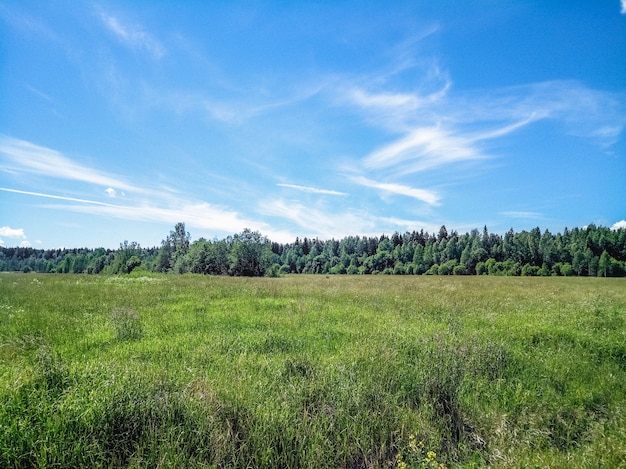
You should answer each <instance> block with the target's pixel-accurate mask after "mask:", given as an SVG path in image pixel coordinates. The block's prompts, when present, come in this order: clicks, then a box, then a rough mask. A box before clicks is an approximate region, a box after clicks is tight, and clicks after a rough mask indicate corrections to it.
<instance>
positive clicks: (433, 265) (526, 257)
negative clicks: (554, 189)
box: [0, 223, 626, 277]
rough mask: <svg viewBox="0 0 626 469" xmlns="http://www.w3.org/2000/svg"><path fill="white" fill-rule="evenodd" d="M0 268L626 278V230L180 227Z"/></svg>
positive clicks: (11, 255) (0, 258)
mask: <svg viewBox="0 0 626 469" xmlns="http://www.w3.org/2000/svg"><path fill="white" fill-rule="evenodd" d="M0 271H22V272H31V271H34V272H42V273H47V272H57V273H87V274H127V273H130V272H171V273H179V274H183V273H197V274H208V275H231V276H279V275H281V274H352V275H354V274H362V275H368V274H386V275H508V276H515V275H523V276H551V275H556V276H592V277H595V276H598V277H623V276H626V229H624V228H620V229H617V230H615V229H611V228H607V227H601V226H595V225H589V226H587V227H585V228H574V229H571V230H569V229H567V228H566V229H565V230H564V231H563V233H556V234H552V233H550V231H548V230H545V231H543V232H542V231H541V230H540V228H538V227H537V228H534V229H532V230H530V231H521V232H518V233H516V232H514V231H513V230H512V229H511V230H509V231H508V232H507V233H505V234H504V235H503V236H502V235H499V234H495V233H489V232H488V230H487V227H484V228H483V230H482V232H480V231H479V230H477V229H474V230H472V231H471V232H469V233H465V234H459V233H458V232H456V231H452V232H448V230H447V228H446V227H445V226H442V227H441V228H440V230H439V232H438V233H426V232H424V231H423V230H421V231H419V232H418V231H412V232H406V233H404V234H400V233H398V232H396V233H393V234H392V235H391V236H387V235H382V236H380V237H367V236H347V237H345V238H343V239H341V240H335V239H331V240H320V239H317V238H315V239H309V238H306V237H305V238H303V239H300V238H296V240H295V241H294V242H293V243H286V244H282V243H276V242H272V241H270V240H269V239H268V238H267V237H265V236H263V235H262V234H260V233H259V232H257V231H252V230H249V229H245V230H244V231H242V232H241V233H238V234H236V235H232V236H228V237H227V238H225V239H221V240H218V239H214V240H207V239H205V238H200V239H198V240H196V241H193V242H192V241H191V236H190V234H189V233H188V232H187V231H186V229H185V224H184V223H178V224H176V226H175V227H174V229H173V230H172V231H171V232H170V233H169V235H168V236H167V237H166V238H165V239H164V240H163V241H162V242H161V246H160V247H152V248H143V247H141V246H140V245H139V244H138V243H136V242H130V243H129V242H128V241H124V243H122V244H120V247H119V249H113V250H112V249H104V248H98V249H52V250H42V249H34V248H30V247H4V246H2V247H0Z"/></svg>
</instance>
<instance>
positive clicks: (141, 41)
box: [99, 10, 165, 59]
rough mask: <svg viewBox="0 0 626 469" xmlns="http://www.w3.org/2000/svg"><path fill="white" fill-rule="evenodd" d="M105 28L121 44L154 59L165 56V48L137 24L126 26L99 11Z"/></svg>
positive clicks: (113, 17) (117, 19)
mask: <svg viewBox="0 0 626 469" xmlns="http://www.w3.org/2000/svg"><path fill="white" fill-rule="evenodd" d="M99 16H100V19H101V20H102V23H103V24H104V26H106V28H107V29H108V30H109V31H110V32H111V33H113V35H114V36H115V37H116V38H117V39H118V40H119V41H120V42H122V43H123V44H125V45H127V46H128V47H130V48H132V49H138V50H142V49H143V50H146V51H147V52H148V53H149V54H150V55H152V57H154V58H155V59H160V58H161V57H163V56H164V55H165V47H163V45H162V44H161V43H160V42H159V41H158V40H157V39H156V38H155V37H154V36H153V35H152V34H150V33H148V32H146V31H145V30H144V29H143V28H142V27H141V26H139V25H137V24H128V23H125V22H123V21H122V20H120V19H119V18H117V17H115V16H112V15H110V14H108V13H105V12H104V11H102V10H100V11H99Z"/></svg>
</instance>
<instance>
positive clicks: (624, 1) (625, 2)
mask: <svg viewBox="0 0 626 469" xmlns="http://www.w3.org/2000/svg"><path fill="white" fill-rule="evenodd" d="M621 3H622V9H621V11H620V13H621V14H622V15H626V0H622V2H621Z"/></svg>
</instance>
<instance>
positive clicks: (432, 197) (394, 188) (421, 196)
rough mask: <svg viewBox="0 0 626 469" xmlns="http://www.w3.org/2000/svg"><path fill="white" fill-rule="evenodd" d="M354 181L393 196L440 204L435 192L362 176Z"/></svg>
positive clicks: (353, 179)
mask: <svg viewBox="0 0 626 469" xmlns="http://www.w3.org/2000/svg"><path fill="white" fill-rule="evenodd" d="M352 181H353V182H355V183H356V184H360V185H362V186H366V187H371V188H374V189H379V190H382V191H385V192H390V193H392V194H398V195H404V196H406V197H412V198H414V199H417V200H421V201H422V202H426V203H427V204H429V205H437V204H438V202H439V196H438V195H437V194H436V193H435V192H433V191H429V190H426V189H416V188H413V187H409V186H405V185H403V184H394V183H384V182H377V181H372V180H370V179H367V178H365V177H360V176H359V177H354V178H352Z"/></svg>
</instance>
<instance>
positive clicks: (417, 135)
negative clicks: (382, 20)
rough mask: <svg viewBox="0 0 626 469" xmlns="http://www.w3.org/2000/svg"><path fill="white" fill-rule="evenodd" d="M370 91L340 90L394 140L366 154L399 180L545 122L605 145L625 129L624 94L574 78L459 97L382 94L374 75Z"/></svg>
mask: <svg viewBox="0 0 626 469" xmlns="http://www.w3.org/2000/svg"><path fill="white" fill-rule="evenodd" d="M435 75H437V73H435ZM427 85H428V83H427V84H426V86H427ZM369 86H370V88H371V89H372V90H376V91H370V90H368V89H367V87H366V86H365V85H363V84H359V86H352V87H351V86H350V85H347V86H344V87H341V86H339V87H338V88H337V93H338V94H340V93H342V96H343V97H344V98H343V103H344V104H345V103H346V100H347V103H348V104H349V105H351V106H355V107H357V108H358V109H360V110H361V113H362V117H363V118H364V119H365V120H366V121H367V122H368V123H370V124H371V125H372V126H373V127H375V128H378V129H380V130H382V131H386V132H388V133H389V134H390V135H391V139H390V141H389V143H387V144H386V145H383V146H382V147H380V148H378V149H375V150H373V151H372V152H370V153H369V154H367V155H365V157H364V158H363V162H364V164H365V168H366V169H367V170H377V171H379V170H381V169H387V170H389V171H391V173H392V174H394V175H396V176H400V175H406V174H411V173H415V172H420V171H425V170H429V169H434V168H437V167H443V166H446V167H449V166H450V165H451V164H452V163H456V162H459V161H475V160H482V159H487V158H491V157H493V156H495V155H494V154H493V153H492V152H491V151H490V147H489V145H488V144H489V141H490V140H495V139H499V138H502V137H505V136H507V135H509V134H511V133H513V132H516V131H518V130H520V129H522V128H524V127H526V126H528V125H530V124H532V123H534V122H537V121H540V120H546V119H550V120H553V121H556V122H558V123H559V124H561V125H562V127H563V129H564V130H565V132H566V133H568V134H570V135H575V136H579V137H582V138H586V139H590V140H592V141H595V142H596V143H598V144H599V145H601V146H608V145H611V144H613V143H614V142H615V141H616V140H617V139H618V138H619V136H620V135H621V133H622V131H623V129H624V126H625V125H626V117H625V116H624V113H623V109H622V105H621V104H620V99H618V97H617V96H615V95H613V94H611V93H607V92H602V91H597V90H592V89H590V88H587V87H585V86H584V85H583V84H581V83H579V82H576V81H573V80H570V81H567V80H561V81H550V82H542V83H534V84H530V85H523V86H515V87H507V88H501V89H496V90H488V91H487V90H476V91H474V92H464V93H452V92H451V86H450V81H449V80H445V81H444V82H443V85H440V87H439V89H438V90H436V91H434V92H431V93H430V94H423V93H420V92H419V91H415V92H409V93H407V92H400V91H396V90H393V87H390V86H388V87H387V89H384V87H383V88H382V89H381V86H380V83H379V80H376V79H375V78H373V79H372V80H371V83H370V84H369Z"/></svg>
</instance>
